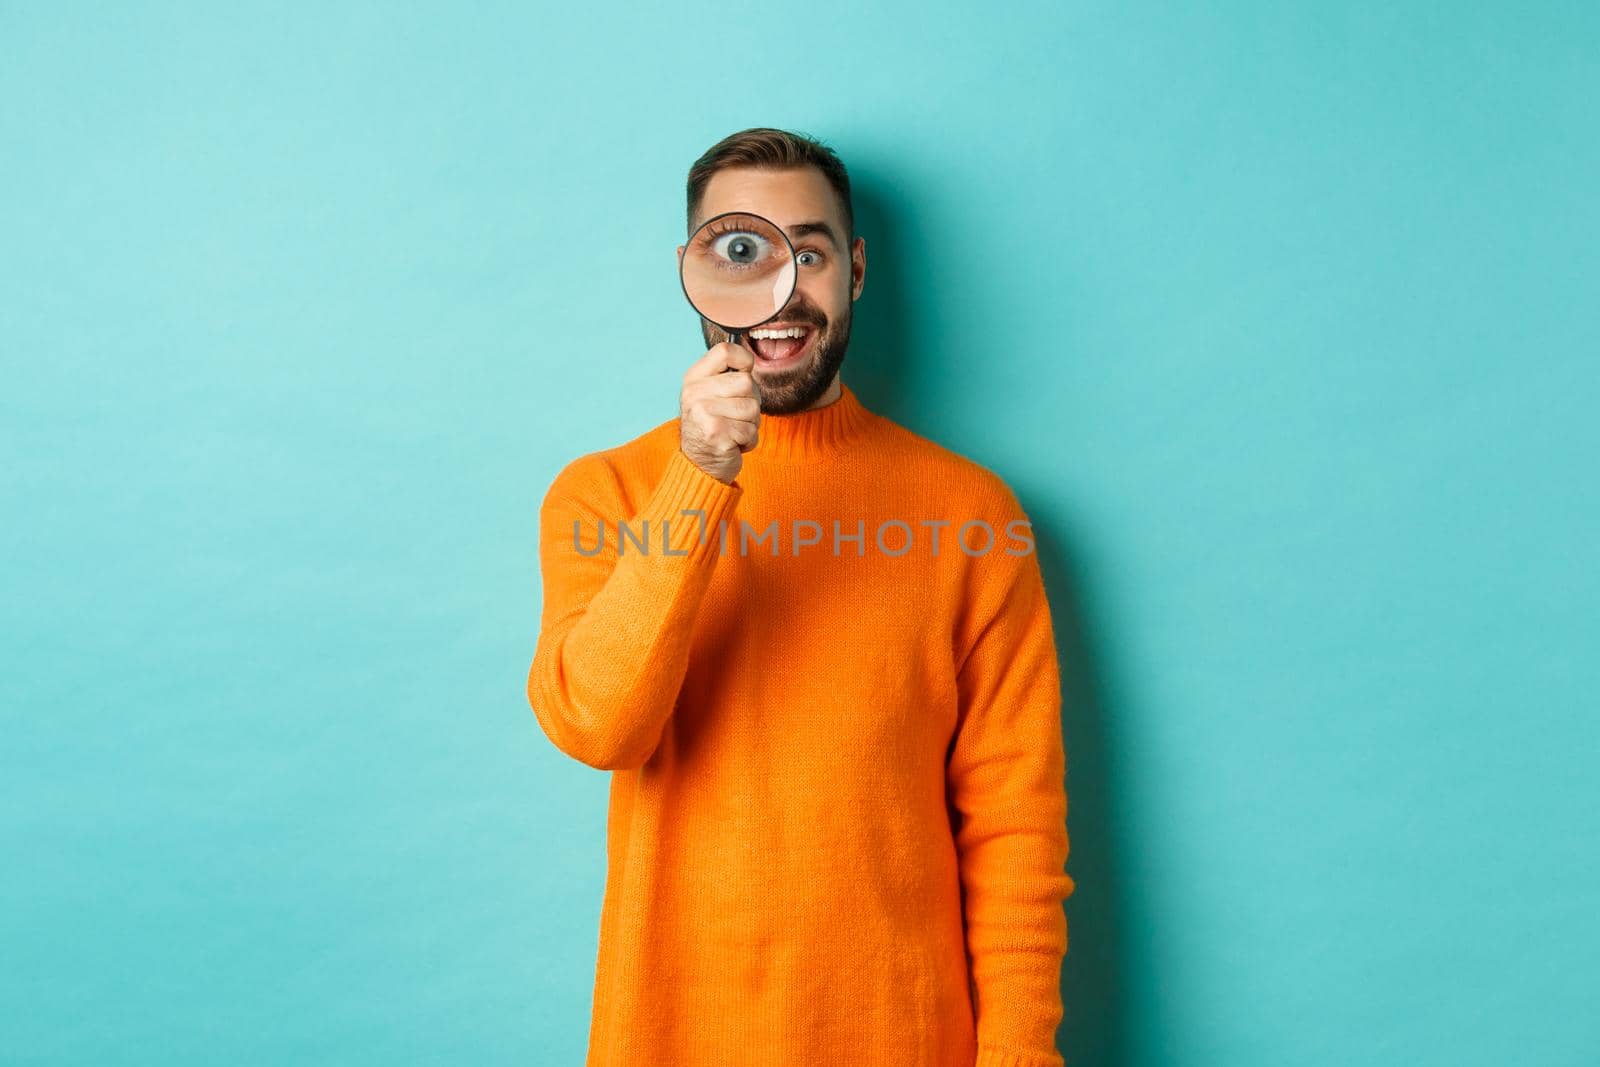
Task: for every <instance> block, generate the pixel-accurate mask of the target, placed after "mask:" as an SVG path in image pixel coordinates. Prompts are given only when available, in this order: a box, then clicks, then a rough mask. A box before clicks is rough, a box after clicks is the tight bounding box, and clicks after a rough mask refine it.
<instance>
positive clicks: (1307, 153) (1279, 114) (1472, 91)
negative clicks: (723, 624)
mask: <svg viewBox="0 0 1600 1067" xmlns="http://www.w3.org/2000/svg"><path fill="white" fill-rule="evenodd" d="M1596 11H1597V9H1596V8H1595V7H1594V6H1593V5H1592V4H1579V3H1548V4H1537V5H1531V6H1530V5H1520V4H1511V3H1501V4H1488V3H1479V4H1471V3H1468V4H1444V3H1412V4H1396V5H1389V4H1377V3H1360V4H1282V3H1267V2H1259V3H1246V2H1234V3H1225V4H1164V5H1152V4H1133V5H1129V4H1109V3H1106V4H1068V5H1057V4H1011V5H1004V6H993V7H990V6H971V5H957V4H948V5H928V4H908V3H901V4H892V5H875V6H872V7H870V8H869V7H864V6H863V5H858V4H837V3H824V4H813V5H808V6H804V7H799V6H794V5H769V6H765V7H753V6H743V5H737V6H735V5H724V4H709V3H708V4H688V5H676V6H673V7H671V8H667V7H665V6H663V7H660V8H657V7H654V6H652V7H648V8H647V7H642V6H641V7H637V8H601V9H591V10H580V8H579V7H577V6H569V5H563V6H555V5H547V6H511V5H508V6H496V5H480V4H470V5H444V4H439V5H435V6H429V7H419V6H407V7H405V8H404V9H403V10H386V9H385V8H384V7H381V6H379V5H345V4H340V5H334V6H331V7H329V6H324V5H299V6H292V7H288V8H285V7H282V6H279V5H259V6H249V7H235V6H232V5H230V6H229V10H226V11H223V10H217V9H214V8H213V7H212V6H211V5H200V4H192V5H187V6H158V5H87V4H81V5H51V4H42V3H41V4H22V3H7V4H5V5H4V6H0V47H3V52H4V56H5V59H4V62H0V155H3V157H4V162H3V163H0V239H3V243H4V252H5V254H4V256H3V258H0V352H3V354H4V364H5V371H6V373H5V382H6V388H5V390H4V393H3V394H0V410H3V431H4V432H3V441H4V453H3V454H4V460H5V461H4V463H3V465H0V492H3V498H4V514H5V516H6V521H5V522H4V523H3V524H0V548H3V558H4V560H5V570H6V582H5V587H6V593H7V595H6V596H5V598H4V602H3V604H4V606H3V608H0V611H3V619H4V623H3V630H0V639H3V640H0V648H3V651H0V707H3V709H4V710H3V716H4V719H3V722H0V727H3V742H0V751H3V753H4V760H3V763H4V765H3V768H0V854H3V855H4V857H5V872H6V873H5V874H4V876H3V877H0V1012H3V1015H4V1018H3V1019H0V1043H3V1046H0V1062H4V1063H6V1064H29V1065H35V1064H37V1065H46V1064H50V1065H54V1064H96V1065H101V1064H161V1065H178V1064H219V1063H228V1064H300V1063H316V1064H335V1063H336V1064H385V1065H395V1064H435V1063H438V1064H443V1063H449V1064H471V1065H493V1064H536V1063H537V1064H544V1063H549V1064H577V1063H579V1062H581V1059H582V1055H583V1049H584V1044H585V1038H586V1034H587V1027H588V1012H589V1004H590V995H591V984H592V981H593V963H594V951H595V943H596V941H595V939H596V936H597V924H598V917H599V908H600V901H601V888H602V879H603V877H604V851H603V850H604V814H605V802H606V788H607V781H608V778H607V776H606V775H604V774H602V773H599V772H596V771H594V770H592V769H590V768H588V767H586V766H584V765H581V764H579V763H577V762H575V761H572V760H570V759H568V758H566V757H565V756H563V755H562V754H561V753H559V752H558V751H557V750H556V749H555V748H554V747H553V746H552V745H551V744H550V743H549V741H548V740H547V739H546V738H545V737H544V735H543V734H542V733H541V732H540V730H539V727H538V724H537V721H536V720H535V718H534V716H533V714H532V712H531V711H530V709H529V707H528V705H527V702H526V696H525V692H524V689H523V685H524V681H525V676H526V670H527V665H528V661H529V660H530V658H531V656H532V653H533V649H534V644H535V640H536V636H537V630H538V610H539V605H540V590H539V576H538V569H537V567H538V564H537V554H536V552H537V537H536V533H537V530H536V518H537V510H538V504H539V501H540V499H541V496H542V493H543V491H544V489H545V487H546V486H547V485H548V484H549V482H550V480H551V479H552V478H553V477H554V475H555V473H556V471H557V470H559V469H560V467H561V466H562V465H563V464H564V463H565V462H566V461H567V460H569V459H571V458H572V457H574V456H576V455H578V454H580V453H582V452H587V451H591V450H594V449H598V448H602V447H606V446H609V445H611V444H615V443H618V442H620V441H622V440H625V439H627V438H629V437H632V436H634V435H635V434H637V433H639V432H642V431H643V430H644V429H646V428H648V427H650V426H652V425H655V424H656V423H658V422H660V421H661V420H663V419H667V418H671V417H673V416H674V415H675V414H676V412H677V389H678V384H679V380H680V378H681V375H682V373H683V370H684V368H685V367H687V366H688V364H689V363H690V362H692V361H693V360H694V359H695V358H696V357H697V356H698V355H699V354H700V352H701V351H702V350H703V346H702V345H701V344H700V341H699V334H698V330H697V328H696V323H695V320H694V318H693V315H692V313H691V312H690V311H689V309H688V307H687V306H686V305H685V304H684V303H683V298H682V295H681V293H680V291H679V289H678V282H677V277H676V274H675V270H674V258H673V257H674V246H675V244H676V243H677V242H678V241H679V240H681V238H682V236H683V231H682V227H683V203H682V200H683V184H684V178H685V172H686V171H687V169H688V166H689V164H690V163H691V162H692V161H693V160H694V159H695V157H696V156H698V155H699V154H700V152H701V151H703V150H704V149H705V148H706V147H708V146H709V145H710V144H712V143H713V142H714V141H716V140H717V139H718V138H720V137H722V136H723V135H725V134H727V133H730V132H732V131H734V130H737V129H740V128H743V127H745V126H751V125H775V126H780V127H785V128H790V129H797V130H801V131H804V132H809V133H812V134H815V135H817V136H820V137H822V138H824V139H825V140H826V141H828V143H830V144H831V145H833V146H834V147H835V148H836V149H837V150H838V151H839V152H840V153H841V154H842V156H843V157H844V159H845V161H846V163H847V164H848V165H849V166H850V167H851V168H852V171H853V175H854V178H855V180H856V182H857V185H858V194H857V211H858V225H859V229H860V232H862V233H863V234H864V235H865V236H866V238H867V243H868V244H867V246H868V255H869V267H868V277H867V284H866V289H865V293H864V295H863V298H862V301H861V303H860V304H859V305H858V319H857V327H856V334H855V342H854V344H853V345H852V348H851V354H850V357H849V359H848V360H847V362H846V364H845V375H846V380H847V381H849V382H851V383H852V384H853V385H854V387H855V388H856V389H857V391H858V393H859V394H860V395H861V396H862V398H863V400H864V402H865V403H867V405H868V406H869V407H872V408H874V409H875V410H878V411H881V412H883V413H885V414H887V415H889V416H891V417H893V418H895V419H898V420H899V421H901V422H903V423H904V424H905V425H907V426H909V427H911V428H913V429H915V430H917V431H919V432H922V433H925V434H927V435H929V436H932V437H934V438H936V439H938V440H939V441H941V442H942V443H944V444H946V445H948V446H950V447H952V448H955V449H957V450H958V451H962V452H965V453H966V454H968V455H971V456H973V457H974V458H976V459H978V460H979V461H981V462H983V463H985V464H987V465H989V466H991V467H993V468H994V469H995V470H997V471H998V472H1000V473H1001V474H1002V475H1003V476H1004V477H1005V478H1006V479H1007V480H1008V481H1009V482H1010V483H1011V484H1012V485H1013V486H1014V487H1015V488H1016V490H1017V492H1018V493H1019V495H1020V496H1021V497H1022V499H1023V502H1024V504H1025V506H1027V507H1028V509H1029V510H1030V512H1031V514H1032V515H1033V517H1034V521H1035V524H1036V531H1037V534H1038V537H1039V541H1040V549H1041V551H1042V552H1043V553H1044V555H1043V562H1044V566H1045V568H1046V578H1047V582H1048V584H1049V587H1050V591H1051V598H1052V604H1053V606H1054V610H1055V617H1056V620H1057V629H1058V634H1059V636H1060V640H1061V658H1062V664H1063V669H1064V670H1065V672H1066V687H1067V691H1066V699H1067V711H1066V716H1065V718H1066V739H1067V744H1068V753H1069V763H1070V779H1069V788H1070V791H1071V792H1070V796H1071V813H1070V818H1069V826H1070V829H1071V832H1072V839H1073V852H1072V859H1071V861H1070V863H1069V867H1068V870H1069V871H1070V872H1071V873H1073V875H1074V876H1075V878H1076V879H1077V882H1078V891H1077V893H1076V894H1075V896H1074V898H1073V899H1072V900H1071V901H1070V903H1069V905H1068V915H1069V917H1070V922H1071V950H1070V953H1069V956H1068V963H1067V967H1066V975H1065V979H1064V993H1065V995H1066V1000H1067V1005H1068V1007H1067V1021H1066V1023H1065V1025H1064V1026H1063V1028H1062V1033H1061V1045H1062V1048H1063V1050H1064V1051H1066V1052H1067V1054H1068V1061H1069V1062H1070V1063H1073V1064H1081V1065H1092V1064H1109V1065H1134V1064H1137V1065H1152V1067H1154V1065H1162V1067H1189V1065H1194V1067H1212V1065H1218V1064H1226V1065H1229V1067H1256V1065H1261V1067H1268V1065H1271V1067H1282V1065H1285V1064H1294V1065H1297V1067H1321V1065H1329V1067H1333V1065H1339V1067H1346V1065H1349V1064H1397V1065H1399V1064H1404V1065H1408V1067H1431V1065H1446V1064H1448V1065H1451V1067H1467V1065H1478V1064H1482V1065H1490V1064H1494V1065H1501V1064H1506V1063H1518V1064H1540V1065H1554V1064H1562V1065H1565V1064H1573V1065H1576V1064H1580V1063H1582V1064H1589V1063H1594V1062H1595V1056H1596V1055H1597V1053H1596V1049H1597V1047H1600V1016H1597V1014H1596V1012H1595V1010H1594V994H1595V990H1596V988H1600V920H1597V918H1596V904H1597V895H1596V888H1595V886H1596V881H1597V877H1596V876H1597V873H1600V871H1597V866H1600V864H1597V854H1600V850H1597V845H1600V816H1597V812H1600V797H1597V795H1596V793H1597V791H1596V788H1595V784H1594V781H1595V774H1596V757H1597V756H1600V728H1597V725H1596V712H1597V701H1596V682H1597V680H1600V679H1597V668H1596V652H1597V650H1600V623H1597V613H1596V601H1597V596H1600V581H1597V574H1600V567H1597V563H1600V560H1597V559H1596V556H1597V552H1596V545H1597V539H1600V504H1597V501H1596V492H1595V484H1596V479H1595V475H1594V466H1595V461H1596V457H1597V454H1600V430H1597V428H1596V427H1597V422H1596V413H1597V406H1600V405H1597V401H1600V373H1597V369H1596V354H1597V347H1600V346H1597V344H1596V336H1597V334H1600V311H1597V309H1600V299H1597V286H1596V280H1597V268H1600V262H1597V253H1596V249H1597V246H1600V200H1597V197H1596V190H1597V188H1600V184H1597V182H1600V166H1597V164H1600V137H1597V129H1600V126H1597V124H1596V123H1595V121H1594V101H1595V99H1596V94H1597V92H1600V77H1597V74H1596V70H1597V68H1596V66H1595V55H1596V53H1597V45H1600V15H1597V13H1596Z"/></svg>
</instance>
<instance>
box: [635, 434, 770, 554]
mask: <svg viewBox="0 0 1600 1067" xmlns="http://www.w3.org/2000/svg"><path fill="white" fill-rule="evenodd" d="M743 493H744V488H743V487H742V486H740V485H739V484H738V483H737V482H734V483H733V484H729V483H727V482H723V481H719V480H718V479H716V478H713V477H711V475H709V474H707V473H706V472H705V471H703V470H701V469H700V468H699V467H697V466H695V464H694V461H693V460H691V459H690V458H689V457H688V456H686V455H684V454H683V450H682V449H679V448H674V449H673V450H672V456H671V457H670V458H669V459H668V460H667V465H666V468H665V469H664V470H663V471H662V473H661V480H660V481H659V482H657V483H656V489H655V492H654V493H652V494H651V496H650V499H649V501H647V502H646V503H645V506H644V509H643V510H642V511H640V512H639V514H638V515H637V516H636V518H638V519H643V520H646V521H647V522H649V524H650V525H649V527H648V533H649V537H650V542H651V544H653V545H654V544H660V545H662V546H663V547H664V549H665V551H666V553H667V554H668V555H673V556H686V557H688V558H689V559H690V560H692V561H694V562H702V561H704V560H706V559H714V558H715V557H716V556H718V555H719V554H720V551H721V544H722V537H721V532H720V530H719V529H718V523H719V522H721V521H722V520H724V519H726V518H728V517H729V516H730V515H731V514H732V513H733V509H734V505H735V504H737V503H738V502H739V497H740V496H742V495H743ZM686 512H687V514H686ZM658 529H660V530H663V531H665V532H664V533H663V534H657V533H656V532H655V531H656V530H658Z"/></svg>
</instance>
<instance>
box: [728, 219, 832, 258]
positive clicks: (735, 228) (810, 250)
mask: <svg viewBox="0 0 1600 1067" xmlns="http://www.w3.org/2000/svg"><path fill="white" fill-rule="evenodd" d="M744 232H745V231H744V229H743V228H742V227H740V226H734V225H730V224H728V223H721V224H720V225H719V226H718V228H716V229H714V230H712V231H711V232H710V233H709V234H707V237H706V239H707V240H716V239H717V238H718V237H721V236H722V235H723V234H725V233H744ZM804 255H813V256H816V257H817V259H819V260H821V259H825V258H826V257H825V256H824V255H823V254H822V253H821V252H820V251H818V250H817V249H815V248H802V249H800V251H798V252H796V253H795V258H796V259H798V258H799V257H801V256H804Z"/></svg>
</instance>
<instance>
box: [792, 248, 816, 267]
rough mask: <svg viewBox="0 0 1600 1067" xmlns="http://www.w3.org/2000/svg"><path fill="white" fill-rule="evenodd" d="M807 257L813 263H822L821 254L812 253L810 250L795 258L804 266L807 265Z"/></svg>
mask: <svg viewBox="0 0 1600 1067" xmlns="http://www.w3.org/2000/svg"><path fill="white" fill-rule="evenodd" d="M807 256H810V257H811V261H812V262H813V263H821V262H822V256H821V254H820V253H817V252H812V251H810V250H809V249H808V250H806V251H804V252H801V253H800V254H799V255H797V256H795V257H794V258H795V262H797V263H800V264H801V265H802V266H803V265H804V264H805V258H806V257H807Z"/></svg>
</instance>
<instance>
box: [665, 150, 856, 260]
mask: <svg viewBox="0 0 1600 1067" xmlns="http://www.w3.org/2000/svg"><path fill="white" fill-rule="evenodd" d="M724 167H759V168H763V169H766V170H787V169H789V168H791V167H816V168H817V169H818V170H820V171H821V172H822V176H823V177H824V178H826V179H828V184H829V185H831V186H833V191H834V193H835V194H836V195H837V196H838V198H839V206H840V208H841V209H842V212H843V214H844V227H845V234H844V242H845V244H846V245H848V244H850V242H851V241H853V240H855V235H856V218H855V211H854V209H853V208H852V207H851V204H850V175H849V174H848V173H847V172H846V171H845V169H844V164H843V163H842V162H840V160H839V157H838V156H837V155H835V154H834V151H833V149H831V148H829V147H828V146H827V145H825V144H823V143H822V142H821V141H818V140H816V139H815V138H812V137H808V136H807V135H805V134H803V133H789V132H788V131H787V130H775V129H773V128H772V127H770V126H752V127H751V128H750V129H748V130H740V131H739V132H738V133H732V134H729V135H728V136H726V137H724V138H723V139H722V140H720V141H718V142H717V143H716V144H714V145H712V146H711V147H710V148H708V149H706V152H705V154H704V155H702V156H701V157H700V158H699V159H697V160H695V161H694V166H692V167H690V168H689V212H688V224H689V229H690V230H691V231H692V230H693V228H694V218H695V213H696V212H697V211H699V209H700V200H701V198H702V197H703V196H704V195H705V191H706V185H707V184H708V183H709V182H710V181H711V176H712V175H713V174H715V173H716V172H717V171H719V170H722V169H723V168H724Z"/></svg>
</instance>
